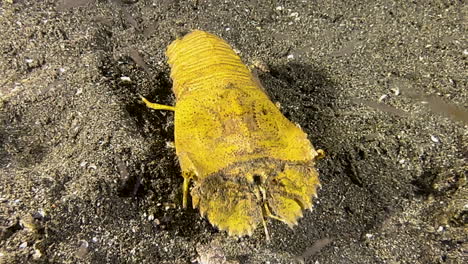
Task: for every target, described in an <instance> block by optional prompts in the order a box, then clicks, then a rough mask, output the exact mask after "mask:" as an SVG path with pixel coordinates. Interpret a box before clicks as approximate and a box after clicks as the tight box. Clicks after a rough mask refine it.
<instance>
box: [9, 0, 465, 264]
mask: <svg viewBox="0 0 468 264" xmlns="http://www.w3.org/2000/svg"><path fill="white" fill-rule="evenodd" d="M9 2H11V1H6V0H2V1H0V32H1V39H0V76H1V78H0V93H1V100H0V122H1V123H0V124H1V125H0V183H1V185H0V226H1V228H2V229H1V234H0V263H30V262H35V261H36V262H38V263H191V262H193V261H195V259H196V258H197V257H198V256H202V257H204V259H206V258H208V256H207V255H208V254H214V255H217V257H216V256H215V257H214V258H213V259H212V261H211V262H209V261H205V262H203V263H216V264H221V263H300V262H301V261H305V262H306V263H463V262H464V261H467V254H468V253H467V252H468V242H467V237H468V235H467V234H468V232H467V230H468V229H467V222H468V221H467V215H468V214H467V210H468V205H467V204H468V201H467V197H468V187H467V184H466V176H467V175H466V172H467V160H466V159H467V155H468V132H467V123H468V122H467V118H468V117H467V112H466V110H464V109H463V108H465V109H466V107H467V105H468V103H467V98H468V91H467V73H466V68H467V67H466V61H467V56H468V45H467V39H466V36H467V35H468V34H467V30H466V15H467V11H468V8H467V5H464V4H463V3H462V2H463V1H387V0H377V1H370V0H368V1H342V2H333V3H332V1H203V0H199V1H197V0H192V1H169V0H165V1H163V0H140V1H123V2H124V3H121V2H120V1H117V0H114V1H105V0H100V1H90V0H88V1H86V0H80V1H75V2H81V3H84V4H86V3H88V4H87V5H85V6H83V7H75V8H73V7H71V6H70V4H65V5H61V6H60V7H59V8H58V6H59V5H58V4H57V3H56V2H57V1H22V0H14V1H13V2H14V3H9ZM66 2H71V1H66ZM132 2H135V3H132ZM219 2H228V3H222V4H218V3H219ZM234 2H236V3H234ZM464 19H465V20H464ZM192 29H203V30H206V31H209V32H212V33H215V34H217V35H219V36H221V37H223V38H224V39H226V40H227V41H228V42H229V43H231V45H232V46H233V47H234V48H235V49H237V50H238V51H239V52H240V55H241V57H242V58H243V60H244V61H245V62H246V63H247V64H257V65H262V66H263V67H262V68H263V70H269V71H261V70H260V71H258V72H259V78H260V79H261V81H262V82H263V83H264V86H265V88H266V90H267V91H268V93H269V94H270V96H271V98H272V100H273V101H276V102H279V103H280V104H281V107H282V108H281V110H282V112H283V113H284V114H285V115H286V116H287V117H288V118H290V119H291V120H292V121H294V122H296V123H298V124H300V125H301V126H302V127H303V128H304V130H305V131H306V132H307V133H308V134H309V137H310V139H311V140H312V142H313V143H314V145H315V146H316V147H317V148H322V149H324V150H325V151H326V153H327V157H326V158H325V159H324V160H321V161H320V162H319V163H318V168H319V171H320V177H321V181H322V185H323V188H322V189H321V190H320V192H319V198H318V199H317V201H316V202H315V208H314V210H313V211H312V212H310V211H307V212H305V214H304V218H302V219H301V220H300V222H299V225H298V226H297V227H295V228H294V229H289V228H288V227H287V226H286V225H284V224H282V223H280V222H277V221H273V220H271V221H269V223H268V226H269V228H270V232H271V236H272V241H271V242H269V243H267V242H266V241H265V236H264V234H263V230H262V228H258V229H257V230H256V232H255V233H254V235H253V236H252V237H245V238H241V239H237V238H232V237H228V236H227V234H226V233H224V232H219V231H217V230H216V229H215V228H213V227H212V226H211V225H210V224H209V223H208V222H207V220H205V219H203V218H202V217H201V216H200V215H199V213H198V211H197V210H184V209H182V208H181V183H182V177H181V176H180V170H179V166H178V163H177V159H176V156H175V151H174V150H173V149H172V148H170V147H169V146H168V143H170V142H171V141H173V139H174V136H173V132H174V128H173V114H172V113H170V112H159V111H153V110H149V109H147V108H146V107H144V106H143V105H142V104H140V103H139V98H138V95H140V94H141V95H144V96H146V97H148V98H149V99H151V100H153V101H157V102H160V103H164V104H173V103H174V97H173V95H172V92H171V80H170V78H169V67H168V65H167V64H166V59H165V56H164V51H165V48H166V47H167V45H168V44H169V43H170V42H171V41H172V40H174V39H175V37H176V36H180V35H181V34H183V33H184V32H188V31H190V30H192ZM135 53H138V54H140V56H141V57H142V58H143V61H144V63H145V64H146V65H147V66H144V64H143V63H142V62H141V61H140V62H139V60H138V58H136V56H135ZM132 57H133V59H132ZM135 61H137V62H138V63H136V62H135ZM122 77H128V78H130V81H125V80H122ZM330 241H331V242H330ZM327 242H330V243H328V244H327ZM301 258H302V259H301ZM224 259H226V261H225V262H223V261H224ZM465 263H466V262H465Z"/></svg>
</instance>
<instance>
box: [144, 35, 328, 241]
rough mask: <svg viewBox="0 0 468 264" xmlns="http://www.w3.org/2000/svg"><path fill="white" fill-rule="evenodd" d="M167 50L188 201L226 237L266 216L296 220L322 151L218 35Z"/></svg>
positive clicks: (307, 201)
mask: <svg viewBox="0 0 468 264" xmlns="http://www.w3.org/2000/svg"><path fill="white" fill-rule="evenodd" d="M167 56H168V58H169V60H168V62H169V64H170V66H171V78H172V80H173V90H174V93H175V95H176V98H177V102H176V105H175V108H174V109H175V147H176V153H177V156H178V158H179V162H180V166H181V168H182V172H183V176H184V178H185V183H184V192H187V190H188V181H189V180H192V181H193V189H192V191H191V195H192V202H193V206H194V207H198V208H199V209H200V212H201V213H202V215H205V216H207V217H208V220H209V221H210V222H211V223H212V224H214V225H216V226H217V227H218V228H220V229H222V230H227V231H228V233H229V234H230V235H237V236H242V235H246V234H251V233H252V232H253V230H254V229H255V228H256V227H257V226H258V225H259V223H262V222H263V223H265V221H264V219H265V218H266V217H271V218H275V219H278V220H281V221H283V222H285V223H286V224H288V225H290V226H292V225H294V224H296V223H297V219H298V218H299V217H301V216H302V211H303V210H304V209H310V208H312V196H314V195H316V188H317V186H318V185H319V180H318V174H317V172H316V170H315V168H314V159H316V158H317V156H319V153H318V152H317V151H316V150H315V149H314V148H313V146H312V144H311V143H310V141H309V140H308V139H307V135H306V134H305V133H304V132H303V131H302V130H301V129H300V128H299V127H298V126H296V125H295V124H293V123H292V122H290V121H289V120H288V119H286V118H285V117H284V116H283V115H282V114H281V112H280V111H279V109H278V108H277V107H276V106H275V104H274V103H272V102H271V100H270V99H269V98H268V96H267V95H266V94H265V92H264V91H263V89H262V87H261V86H260V85H259V83H258V80H256V79H255V78H254V77H253V75H252V74H251V72H250V70H249V69H248V68H247V67H246V66H245V65H244V64H243V63H242V61H241V59H240V58H239V56H238V55H237V54H236V53H235V52H234V51H233V50H232V48H231V47H230V46H229V44H227V43H226V42H225V41H224V40H222V39H220V38H218V37H217V36H214V35H212V34H209V33H207V32H204V31H199V30H196V31H193V32H191V33H190V34H188V35H186V36H184V37H183V38H181V39H178V40H175V41H174V42H173V43H172V44H171V45H170V46H169V47H168V49H167ZM145 102H146V103H147V104H148V106H150V107H152V108H155V109H168V108H167V107H166V108H163V107H162V106H160V105H158V106H156V104H154V105H150V104H151V103H149V102H147V101H146V100H145ZM185 199H186V197H184V204H185ZM265 230H267V229H266V226H265ZM267 235H268V234H267Z"/></svg>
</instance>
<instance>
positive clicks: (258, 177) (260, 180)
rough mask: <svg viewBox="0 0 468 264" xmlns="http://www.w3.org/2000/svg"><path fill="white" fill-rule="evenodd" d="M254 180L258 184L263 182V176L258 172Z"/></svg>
mask: <svg viewBox="0 0 468 264" xmlns="http://www.w3.org/2000/svg"><path fill="white" fill-rule="evenodd" d="M253 180H254V183H255V184H256V185H260V184H262V178H261V177H260V175H258V174H254V176H253Z"/></svg>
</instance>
